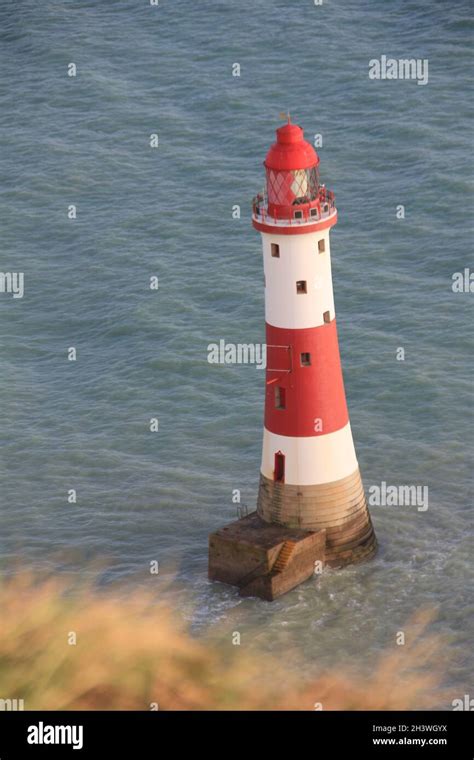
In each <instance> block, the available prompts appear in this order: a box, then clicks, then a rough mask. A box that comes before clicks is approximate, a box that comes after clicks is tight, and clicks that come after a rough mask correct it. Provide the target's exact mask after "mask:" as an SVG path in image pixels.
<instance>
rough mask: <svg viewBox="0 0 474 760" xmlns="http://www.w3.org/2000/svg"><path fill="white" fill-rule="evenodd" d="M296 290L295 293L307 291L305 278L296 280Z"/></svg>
mask: <svg viewBox="0 0 474 760" xmlns="http://www.w3.org/2000/svg"><path fill="white" fill-rule="evenodd" d="M296 292H297V293H307V292H308V284H307V282H306V280H297V282H296Z"/></svg>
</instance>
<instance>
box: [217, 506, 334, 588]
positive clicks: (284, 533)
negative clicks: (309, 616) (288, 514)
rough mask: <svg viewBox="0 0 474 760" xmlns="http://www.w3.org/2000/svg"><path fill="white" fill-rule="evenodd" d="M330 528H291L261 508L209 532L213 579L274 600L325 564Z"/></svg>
mask: <svg viewBox="0 0 474 760" xmlns="http://www.w3.org/2000/svg"><path fill="white" fill-rule="evenodd" d="M325 547H326V531H325V530H324V529H322V530H316V531H307V530H300V529H294V528H286V527H284V526H281V525H275V524H271V523H267V522H264V521H263V520H262V519H261V518H260V517H259V516H258V515H257V513H256V512H253V513H252V514H250V515H248V516H247V517H244V518H242V519H240V520H236V521H235V522H232V523H230V524H228V525H225V526H224V527H223V528H220V529H219V530H217V531H215V533H211V535H210V536H209V579H210V580H212V581H221V582H222V583H229V584H231V585H233V586H238V588H239V593H240V595H241V596H258V597H260V598H261V599H266V600H267V601H273V600H274V599H276V598H277V597H279V596H281V595H282V594H285V593H286V592H287V591H290V590H291V589H293V588H295V586H298V585H299V584H300V583H302V582H303V581H305V580H307V579H308V578H310V577H311V576H312V575H313V573H314V572H315V563H316V562H318V561H319V562H321V563H322V565H323V564H324V560H325Z"/></svg>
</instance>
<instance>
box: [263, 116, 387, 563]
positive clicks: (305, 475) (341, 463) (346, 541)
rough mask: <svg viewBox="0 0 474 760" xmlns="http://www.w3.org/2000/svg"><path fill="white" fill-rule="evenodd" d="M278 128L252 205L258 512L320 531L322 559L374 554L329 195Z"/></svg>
mask: <svg viewBox="0 0 474 760" xmlns="http://www.w3.org/2000/svg"><path fill="white" fill-rule="evenodd" d="M289 122H290V120H289V119H288V124H285V125H284V126H282V127H280V128H279V129H277V131H276V136H277V140H276V142H275V143H274V144H273V145H272V146H271V148H270V150H269V151H268V154H267V156H266V159H265V162H264V165H265V171H266V190H265V191H264V193H262V194H261V195H258V196H257V197H256V198H255V199H254V202H253V216H252V222H253V226H254V227H255V229H257V230H258V231H259V232H260V233H261V236H262V245H263V263H264V273H265V320H266V342H267V369H266V396H265V420H264V432H263V454H262V464H261V473H260V485H259V494H258V503H257V513H258V515H259V517H260V518H261V519H262V520H263V521H264V522H265V523H274V524H278V525H281V526H286V527H288V528H298V529H303V530H305V531H317V530H319V529H325V531H326V563H327V564H329V565H331V566H342V565H345V564H348V563H352V562H358V561H361V560H364V559H368V558H369V557H371V556H372V555H373V554H374V553H375V550H376V539H375V534H374V531H373V528H372V523H371V520H370V516H369V513H368V510H367V505H366V501H365V496H364V489H363V485H362V481H361V476H360V472H359V467H358V463H357V458H356V453H355V450H354V443H353V439H352V432H351V425H350V421H349V413H348V409H347V404H346V397H345V392H344V381H343V377H342V370H341V362H340V357H339V345H338V337H337V328H336V313H335V307H334V296H333V287H332V277H331V256H330V245H329V231H330V229H331V227H332V226H333V225H334V224H336V222H337V210H336V206H335V202H334V194H333V193H332V192H330V191H328V190H327V189H326V187H325V186H324V185H322V184H321V183H320V179H319V170H318V166H319V157H318V155H317V154H316V152H315V150H314V149H313V147H312V146H311V145H310V144H309V143H308V142H306V141H305V140H304V137H303V130H302V129H301V127H299V126H297V125H296V124H291V123H289Z"/></svg>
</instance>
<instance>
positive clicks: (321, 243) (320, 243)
mask: <svg viewBox="0 0 474 760" xmlns="http://www.w3.org/2000/svg"><path fill="white" fill-rule="evenodd" d="M325 250H326V243H325V242H324V240H318V252H319V253H324V251H325Z"/></svg>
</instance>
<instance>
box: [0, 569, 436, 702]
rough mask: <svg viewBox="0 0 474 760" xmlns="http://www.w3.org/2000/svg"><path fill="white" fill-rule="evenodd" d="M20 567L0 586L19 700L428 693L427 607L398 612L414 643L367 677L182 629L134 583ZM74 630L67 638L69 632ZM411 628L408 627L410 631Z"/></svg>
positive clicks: (415, 698) (380, 697)
mask: <svg viewBox="0 0 474 760" xmlns="http://www.w3.org/2000/svg"><path fill="white" fill-rule="evenodd" d="M66 591H67V590H66V588H65V586H64V584H61V583H60V582H59V581H57V580H46V581H42V582H40V583H36V582H34V581H33V580H32V579H31V578H29V577H26V576H24V575H20V576H16V577H15V578H14V579H13V580H10V581H8V582H4V583H3V584H2V585H1V586H0V615H1V618H0V697H1V698H2V699H6V698H11V699H13V698H17V699H23V700H24V702H25V709H28V710H34V709H35V710H52V709H59V710H68V709H87V710H89V709H90V710H94V709H103V710H118V709H132V710H148V709H150V705H151V703H158V704H159V709H160V710H182V709H185V710H195V709H197V710H225V709H237V710H243V709H246V710H271V709H279V710H281V709H283V710H285V709H296V710H312V709H314V705H315V703H317V702H319V703H322V705H323V709H325V710H331V709H348V710H396V709H423V708H429V707H436V706H438V705H439V702H440V698H441V693H440V691H439V683H440V678H441V673H440V671H439V667H438V663H439V661H440V658H439V642H438V641H437V640H436V639H435V638H433V637H432V636H429V635H427V633H426V629H427V626H428V625H429V623H430V619H431V618H430V615H429V614H427V613H422V614H420V615H419V616H418V617H417V619H415V620H413V621H411V622H410V624H409V628H410V631H414V630H417V632H418V636H417V638H416V640H415V642H414V643H407V644H405V646H401V647H397V646H394V647H393V648H392V649H391V650H390V651H389V652H387V653H385V654H384V655H383V656H382V657H381V658H380V660H379V661H378V662H376V663H374V667H373V670H372V675H371V676H370V677H368V678H367V677H366V676H363V675H361V674H357V673H356V672H354V673H351V674H348V673H347V671H346V672H344V673H338V672H330V673H323V674H321V675H319V676H317V675H314V674H312V675H308V678H307V680H305V681H304V682H301V678H299V677H297V676H296V674H295V673H294V672H287V671H286V670H285V668H284V666H283V665H282V664H281V663H280V662H279V661H275V660H274V659H272V658H271V657H269V656H262V655H261V654H260V653H258V652H257V651H254V652H251V651H247V648H245V650H244V647H234V646H232V645H231V643H230V642H229V644H228V645H226V644H224V643H222V642H221V643H215V642H211V641H209V640H207V641H206V640H204V639H196V638H192V637H191V636H190V635H189V633H188V632H187V631H186V630H185V628H184V627H183V626H182V625H181V624H179V623H178V622H177V621H176V619H175V618H174V617H173V615H172V614H171V613H170V611H169V610H168V609H167V608H166V607H165V606H164V605H157V603H156V600H154V599H152V598H151V597H150V596H147V595H145V594H143V593H141V592H131V593H130V594H129V596H128V597H126V598H125V599H124V598H118V597H113V596H111V595H110V592H109V594H108V595H104V594H99V593H97V592H94V591H93V590H91V589H82V590H77V589H75V590H74V591H73V592H72V593H66ZM70 632H75V633H76V635H77V644H76V645H75V646H71V645H69V644H68V635H69V633H70ZM410 638H411V637H410Z"/></svg>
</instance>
